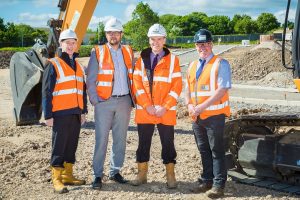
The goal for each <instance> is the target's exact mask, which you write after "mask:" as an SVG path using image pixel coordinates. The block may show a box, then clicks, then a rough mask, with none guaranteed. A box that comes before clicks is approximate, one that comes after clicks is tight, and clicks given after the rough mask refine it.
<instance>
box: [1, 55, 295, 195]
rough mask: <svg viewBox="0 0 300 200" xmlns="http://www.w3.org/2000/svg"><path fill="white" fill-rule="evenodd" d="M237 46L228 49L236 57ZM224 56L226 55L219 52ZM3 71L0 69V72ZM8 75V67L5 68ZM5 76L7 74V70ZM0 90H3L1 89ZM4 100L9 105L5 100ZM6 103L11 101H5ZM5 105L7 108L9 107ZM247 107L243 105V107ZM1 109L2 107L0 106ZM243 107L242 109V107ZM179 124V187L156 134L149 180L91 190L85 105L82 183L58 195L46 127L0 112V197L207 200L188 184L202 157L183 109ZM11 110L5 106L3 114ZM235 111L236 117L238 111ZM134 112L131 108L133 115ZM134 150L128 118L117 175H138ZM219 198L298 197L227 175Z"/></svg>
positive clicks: (90, 128) (90, 126) (90, 135)
mask: <svg viewBox="0 0 300 200" xmlns="http://www.w3.org/2000/svg"><path fill="white" fill-rule="evenodd" d="M239 51H240V50H239V49H236V50H234V51H232V52H231V53H234V54H236V55H239V54H238V52H239ZM223 56H224V57H226V56H229V57H230V55H229V54H228V55H226V54H224V55H223ZM0 73H2V71H0ZM6 73H7V71H6ZM7 75H8V73H7ZM8 79H9V78H8V76H5V77H1V79H0V87H1V88H0V90H1V91H2V92H0V96H1V99H2V98H3V95H4V96H5V99H6V100H7V98H9V96H10V94H9V93H10V90H9V89H8V88H9V82H8ZM3 91H4V92H3ZM7 104H12V102H11V101H7ZM10 106H11V105H10ZM10 106H7V108H10ZM232 107H233V108H234V109H233V111H234V113H237V114H240V113H242V112H248V110H249V109H251V110H254V109H257V111H279V112H280V111H289V110H292V109H293V108H290V107H276V106H275V107H272V106H267V105H265V106H261V105H258V106H253V105H245V104H233V106H232ZM245 107H246V108H245ZM2 108H3V107H2ZM243 109H246V110H243ZM180 110H181V111H180V115H179V118H180V119H179V120H178V124H177V125H176V127H175V129H176V130H175V145H176V149H177V165H176V169H175V171H176V178H177V180H178V183H179V186H178V188H177V189H174V190H169V189H167V187H166V184H165V182H166V180H165V179H166V178H165V168H164V166H163V164H162V161H161V158H160V151H161V146H160V141H159V136H158V134H157V132H155V135H154V138H153V141H152V148H151V161H150V162H149V165H150V166H149V174H148V184H145V185H143V186H140V187H133V186H130V185H127V184H126V185H121V184H117V183H114V182H112V181H110V180H108V178H107V176H105V177H104V185H103V188H102V190H100V191H96V190H92V189H91V186H90V184H91V182H92V179H93V171H92V156H93V149H94V119H93V108H92V107H91V106H90V107H89V114H88V122H87V123H86V124H85V125H84V126H83V128H82V131H81V135H80V140H79V146H78V150H77V163H76V165H75V174H76V175H77V176H78V177H80V178H83V179H85V180H86V181H87V185H85V186H80V187H71V186H70V187H68V189H69V190H70V192H69V193H67V194H63V195H58V194H55V193H54V192H53V188H52V184H51V174H50V167H49V162H50V151H51V129H50V128H49V127H46V126H44V124H43V121H42V120H41V124H38V125H32V126H19V127H16V126H15V125H14V120H13V118H12V117H9V116H11V115H9V114H8V115H5V117H3V116H4V115H3V116H0V180H1V184H0V199H206V198H205V196H204V195H202V194H197V195H195V194H191V193H190V192H189V188H190V187H192V186H193V185H194V182H195V181H196V180H197V178H198V176H199V174H200V172H201V159H200V157H199V152H198V149H197V147H196V144H195V142H194V137H193V135H192V131H191V123H190V120H189V119H188V118H187V117H185V115H186V111H185V110H184V107H181V109H180ZM0 112H1V111H0ZM9 112H11V111H10V110H7V113H9ZM237 114H235V115H237ZM133 115H134V112H132V118H133ZM110 147H111V138H110V141H109V145H108V153H107V159H106V162H105V171H104V173H105V174H108V170H109V156H110V152H111V149H110ZM136 148H137V130H136V126H135V124H134V122H133V120H131V122H130V126H129V130H128V138H127V149H126V158H125V163H124V167H123V168H122V171H121V173H122V174H123V175H124V176H125V178H127V179H133V178H134V177H135V174H136V173H137V169H136V163H135V151H136ZM222 199H227V200H238V199H243V200H244V199H245V200H246V199H247V200H248V199H249V200H256V199H257V200H266V199H284V200H288V199H292V200H295V199H299V197H296V196H290V195H289V194H286V193H280V192H276V191H272V190H268V189H264V188H258V187H254V186H248V185H242V184H238V183H236V182H234V181H232V180H231V179H230V177H229V178H228V182H227V185H226V189H225V197H224V198H222Z"/></svg>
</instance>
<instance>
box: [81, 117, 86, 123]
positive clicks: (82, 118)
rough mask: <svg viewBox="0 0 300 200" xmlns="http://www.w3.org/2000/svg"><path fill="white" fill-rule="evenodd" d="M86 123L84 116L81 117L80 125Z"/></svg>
mask: <svg viewBox="0 0 300 200" xmlns="http://www.w3.org/2000/svg"><path fill="white" fill-rule="evenodd" d="M85 122H86V114H82V115H81V125H83V124H84V123H85Z"/></svg>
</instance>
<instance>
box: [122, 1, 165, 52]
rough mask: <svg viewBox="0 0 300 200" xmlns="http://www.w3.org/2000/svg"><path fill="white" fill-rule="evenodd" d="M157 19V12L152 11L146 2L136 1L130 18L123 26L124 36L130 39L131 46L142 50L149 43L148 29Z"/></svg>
mask: <svg viewBox="0 0 300 200" xmlns="http://www.w3.org/2000/svg"><path fill="white" fill-rule="evenodd" d="M158 21H159V17H158V15H157V13H155V12H153V10H151V8H150V6H149V5H148V4H147V3H143V2H140V3H138V5H137V6H136V8H135V10H134V11H133V13H132V20H130V21H129V22H127V24H125V26H124V32H125V37H126V38H127V39H130V40H131V42H132V46H133V48H135V49H137V50H142V49H143V48H145V47H147V46H148V45H149V44H148V37H147V32H148V29H149V28H150V26H151V25H153V24H155V23H158Z"/></svg>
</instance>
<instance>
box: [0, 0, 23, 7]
mask: <svg viewBox="0 0 300 200" xmlns="http://www.w3.org/2000/svg"><path fill="white" fill-rule="evenodd" d="M18 3H19V1H18V0H10V1H1V4H0V8H1V7H8V6H14V5H16V4H18Z"/></svg>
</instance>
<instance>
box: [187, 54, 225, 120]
mask: <svg viewBox="0 0 300 200" xmlns="http://www.w3.org/2000/svg"><path fill="white" fill-rule="evenodd" d="M220 61H221V58H219V57H216V56H214V57H213V58H212V59H211V60H210V61H209V63H207V66H205V68H204V69H203V72H202V74H201V75H200V77H199V79H198V80H196V71H197V64H198V62H197V61H194V62H192V63H191V64H190V66H189V69H188V74H189V76H190V78H189V80H187V81H189V84H195V85H189V90H190V95H191V96H190V97H191V100H192V103H193V104H194V105H198V104H201V103H203V102H205V101H206V100H207V99H208V98H209V97H211V96H213V95H214V94H215V93H216V90H217V89H218V83H217V75H218V69H219V65H220ZM208 70H210V71H208ZM191 81H192V83H191ZM218 114H225V115H227V116H229V114H230V108H229V98H228V92H226V93H225V94H224V96H223V97H222V98H221V99H220V100H219V101H217V102H215V103H214V104H213V105H211V106H209V107H208V108H206V109H205V110H204V111H203V113H201V114H200V118H201V119H205V118H207V117H209V116H213V115H218Z"/></svg>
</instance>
